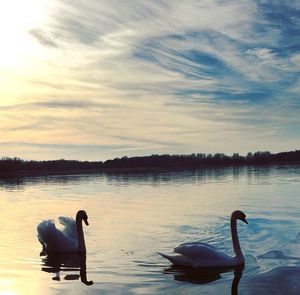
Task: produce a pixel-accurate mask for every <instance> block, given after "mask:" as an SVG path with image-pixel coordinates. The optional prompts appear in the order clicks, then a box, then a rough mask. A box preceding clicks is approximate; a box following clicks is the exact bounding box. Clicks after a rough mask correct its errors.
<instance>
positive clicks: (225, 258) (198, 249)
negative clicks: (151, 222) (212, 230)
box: [159, 210, 248, 267]
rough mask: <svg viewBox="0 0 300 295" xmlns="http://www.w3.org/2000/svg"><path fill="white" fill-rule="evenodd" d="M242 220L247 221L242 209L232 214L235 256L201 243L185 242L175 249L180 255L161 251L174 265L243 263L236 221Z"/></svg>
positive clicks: (219, 265) (218, 265)
mask: <svg viewBox="0 0 300 295" xmlns="http://www.w3.org/2000/svg"><path fill="white" fill-rule="evenodd" d="M237 219H240V220H242V221H243V222H245V223H248V222H247V221H246V215H245V214H244V213H243V212H242V211H239V210H238V211H234V212H233V213H232V214H231V237H232V244H233V249H234V253H235V256H234V257H232V256H229V255H227V254H225V253H223V252H221V251H220V250H219V249H218V248H216V247H214V246H212V245H209V244H205V243H201V242H194V243H184V244H181V245H179V246H178V247H176V248H175V249H174V252H175V253H177V254H180V255H176V256H171V255H166V254H162V253H159V254H160V255H161V256H163V257H164V258H166V259H168V260H170V261H171V262H172V263H173V264H174V265H178V266H188V267H231V266H237V265H243V264H244V262H245V258H244V255H243V253H242V251H241V247H240V243H239V239H238V235H237V228H236V221H237Z"/></svg>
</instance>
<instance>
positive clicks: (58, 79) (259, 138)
mask: <svg viewBox="0 0 300 295" xmlns="http://www.w3.org/2000/svg"><path fill="white" fill-rule="evenodd" d="M47 9H48V10H47V18H46V19H45V21H44V22H42V23H41V24H40V25H36V26H34V27H32V28H31V29H30V30H29V31H28V38H30V40H31V41H32V42H33V44H34V46H35V47H34V48H35V50H36V52H38V54H37V55H36V57H34V58H33V59H32V61H31V62H32V67H33V69H34V68H35V67H36V70H33V69H30V70H29V73H30V75H25V73H24V74H22V75H20V77H15V78H14V79H16V81H19V80H18V79H20V81H22V83H25V85H26V87H25V86H24V88H23V89H22V90H23V91H22V93H20V94H19V95H18V99H15V102H14V103H13V104H11V105H10V106H9V105H8V104H5V105H6V106H3V107H0V115H1V117H0V118H1V119H0V124H1V125H0V128H1V135H2V142H10V143H12V142H14V143H16V144H17V143H18V142H19V143H20V142H28V143H32V144H36V145H37V146H36V147H37V148H38V144H46V146H47V147H48V145H51V144H53V145H56V144H58V143H61V142H63V143H64V144H67V145H66V149H67V147H69V149H70V151H75V150H76V151H77V150H78V151H79V150H80V144H81V143H82V142H85V143H86V144H87V145H91V146H95V147H97V146H101V145H104V146H106V147H107V152H106V153H105V156H109V155H110V152H111V155H112V156H115V155H117V154H118V152H119V155H123V154H128V155H134V154H151V153H160V152H164V153H165V152H170V153H176V152H180V153H184V152H197V151H204V152H218V151H220V152H223V151H224V152H233V151H238V152H242V153H245V152H247V151H248V150H257V149H270V150H271V151H278V150H281V149H283V150H286V149H295V148H298V147H299V143H300V136H299V132H297V131H296V128H295V126H296V125H297V122H299V119H300V115H299V91H300V90H299V86H298V85H299V78H298V76H299V70H300V58H299V53H298V52H299V47H300V41H299V40H300V38H299V37H300V36H299V32H300V22H299V15H300V7H299V4H298V2H297V1H288V2H282V1H275V0H274V1H271V0H270V1H250V0H242V1H238V2H237V1H233V0H227V1H223V0H210V1H208V0H203V1H196V0H194V1H193V0H191V1H179V0H174V1H163V0H154V1H137V0H133V1H130V2H126V3H125V2H124V1H119V0H112V1H105V0H102V1H96V0H95V1H93V0H90V1H88V2H86V1H85V2H83V1H79V0H73V1H69V0H67V1H64V2H61V1H54V0H53V1H52V5H49V7H48V8H47ZM283 139H284V140H283ZM68 145H69V146H68ZM73 145H75V146H76V149H74V148H72V147H73ZM77 147H78V148H77ZM113 147H119V149H118V148H116V149H114V148H113ZM50 149H51V148H50V146H49V150H50ZM83 150H84V148H82V151H83ZM99 150H101V149H99ZM56 151H57V154H55V155H57V157H61V156H60V155H61V154H60V153H59V151H58V149H56ZM117 151H118V152H117ZM79 154H80V153H79V152H78V153H77V152H76V155H78V156H79ZM95 155H96V154H95ZM79 157H81V158H91V157H94V154H93V156H88V153H87V152H83V153H82V156H79ZM96 158H102V159H103V156H101V155H97V156H96Z"/></svg>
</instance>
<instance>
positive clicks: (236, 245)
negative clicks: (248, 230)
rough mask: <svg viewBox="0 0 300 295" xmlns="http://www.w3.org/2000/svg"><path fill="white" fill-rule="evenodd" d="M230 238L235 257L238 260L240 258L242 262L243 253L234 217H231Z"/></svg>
mask: <svg viewBox="0 0 300 295" xmlns="http://www.w3.org/2000/svg"><path fill="white" fill-rule="evenodd" d="M230 225H231V238H232V245H233V250H234V253H235V257H236V258H237V259H238V260H241V262H244V255H243V253H242V250H241V246H240V242H239V237H238V233H237V227H236V218H231V222H230Z"/></svg>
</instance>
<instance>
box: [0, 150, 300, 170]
mask: <svg viewBox="0 0 300 295" xmlns="http://www.w3.org/2000/svg"><path fill="white" fill-rule="evenodd" d="M270 164H300V150H296V151H290V152H281V153H277V154H272V153H270V152H268V151H258V152H255V153H250V152H249V153H248V154H247V155H246V156H241V155H239V154H238V153H234V154H233V155H231V156H229V155H225V154H223V153H216V154H214V155H213V154H205V153H197V154H195V153H193V154H188V155H169V154H165V155H151V156H140V157H127V156H125V157H122V158H115V159H112V160H107V161H104V162H103V161H77V160H65V159H60V160H49V161H26V160H22V159H20V158H16V157H15V158H9V157H2V158H1V159H0V172H1V174H2V175H3V174H4V175H5V174H18V173H21V172H22V171H23V172H24V171H25V172H26V171H27V172H32V173H33V174H38V173H43V174H45V173H49V174H55V173H56V172H58V173H59V172H61V173H64V172H76V173H80V172H96V171H105V170H114V169H125V170H130V169H177V168H178V169H180V168H184V169H195V168H200V167H209V166H216V167H222V166H241V165H270Z"/></svg>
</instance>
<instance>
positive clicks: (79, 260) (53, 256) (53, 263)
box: [42, 252, 93, 286]
mask: <svg viewBox="0 0 300 295" xmlns="http://www.w3.org/2000/svg"><path fill="white" fill-rule="evenodd" d="M42 263H43V266H42V271H45V272H49V273H55V274H56V275H55V277H53V278H52V279H53V280H57V281H60V279H61V278H60V273H61V272H72V274H66V275H65V277H64V280H79V278H80V280H81V282H82V283H83V284H85V285H88V286H89V285H92V284H93V281H88V279H87V273H86V253H62V252H48V253H47V255H46V256H45V257H44V258H42ZM74 271H79V274H74Z"/></svg>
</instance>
